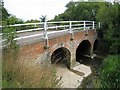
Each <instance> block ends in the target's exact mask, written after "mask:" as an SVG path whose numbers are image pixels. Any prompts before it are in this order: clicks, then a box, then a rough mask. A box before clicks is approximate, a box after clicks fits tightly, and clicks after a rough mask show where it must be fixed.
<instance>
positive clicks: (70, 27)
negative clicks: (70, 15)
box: [69, 21, 72, 33]
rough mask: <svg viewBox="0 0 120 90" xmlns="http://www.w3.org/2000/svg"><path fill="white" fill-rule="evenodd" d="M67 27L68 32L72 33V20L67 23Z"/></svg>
mask: <svg viewBox="0 0 120 90" xmlns="http://www.w3.org/2000/svg"><path fill="white" fill-rule="evenodd" d="M69 29H70V33H72V22H71V21H70V23H69Z"/></svg>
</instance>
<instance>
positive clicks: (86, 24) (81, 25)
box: [0, 21, 100, 43]
mask: <svg viewBox="0 0 120 90" xmlns="http://www.w3.org/2000/svg"><path fill="white" fill-rule="evenodd" d="M49 24H50V26H49ZM60 24H65V25H60ZM29 25H30V26H31V25H34V26H36V25H43V26H44V27H43V28H34V29H27V30H20V31H17V33H25V32H31V31H39V30H44V33H41V34H35V35H29V36H24V37H18V38H15V39H14V40H20V39H26V38H31V37H37V36H41V35H43V34H44V38H45V39H48V34H53V33H59V32H64V31H69V32H70V33H72V32H73V30H76V29H83V30H86V29H90V28H92V29H95V25H96V23H95V22H94V21H57V22H40V23H26V24H15V25H9V26H10V27H17V26H29ZM51 25H52V26H51ZM53 25H54V26H53ZM1 27H4V26H1ZM59 28H64V29H65V30H59V31H51V32H47V30H48V29H55V30H58V29H59ZM66 28H67V29H66ZM99 28H100V22H99ZM0 36H2V33H0ZM1 42H4V40H2V41H0V43H1Z"/></svg>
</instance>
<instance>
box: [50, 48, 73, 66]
mask: <svg viewBox="0 0 120 90" xmlns="http://www.w3.org/2000/svg"><path fill="white" fill-rule="evenodd" d="M70 59H71V53H70V51H69V50H68V49H67V48H65V47H61V48H58V49H56V50H55V51H54V52H53V53H52V55H51V63H52V64H64V65H65V66H67V67H68V68H70Z"/></svg>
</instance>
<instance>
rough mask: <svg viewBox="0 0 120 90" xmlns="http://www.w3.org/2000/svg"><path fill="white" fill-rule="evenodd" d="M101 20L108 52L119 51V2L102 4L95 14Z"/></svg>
mask: <svg viewBox="0 0 120 90" xmlns="http://www.w3.org/2000/svg"><path fill="white" fill-rule="evenodd" d="M96 18H97V20H98V21H100V22H101V31H102V33H103V37H102V38H103V40H104V43H105V44H106V50H107V51H109V53H112V54H115V53H120V50H119V47H120V39H119V38H120V27H119V25H120V4H118V3H114V4H111V3H106V4H102V6H101V8H100V9H99V12H98V13H97V16H96Z"/></svg>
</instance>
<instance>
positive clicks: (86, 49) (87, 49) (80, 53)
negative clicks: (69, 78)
mask: <svg viewBox="0 0 120 90" xmlns="http://www.w3.org/2000/svg"><path fill="white" fill-rule="evenodd" d="M90 54H91V43H90V41H88V40H83V41H82V42H81V43H80V44H79V46H78V47H77V49H76V61H77V62H80V63H83V62H84V60H86V59H87V60H88V59H90Z"/></svg>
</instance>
